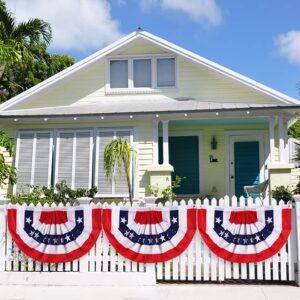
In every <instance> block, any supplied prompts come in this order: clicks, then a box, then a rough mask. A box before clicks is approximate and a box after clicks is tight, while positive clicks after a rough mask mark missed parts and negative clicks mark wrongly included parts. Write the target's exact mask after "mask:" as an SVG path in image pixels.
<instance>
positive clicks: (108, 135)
mask: <svg viewBox="0 0 300 300" xmlns="http://www.w3.org/2000/svg"><path fill="white" fill-rule="evenodd" d="M97 138H98V151H97V153H96V155H97V156H98V157H97V161H98V166H97V182H96V184H97V187H98V194H100V195H112V183H111V182H110V181H109V180H107V178H106V174H105V169H104V150H105V147H106V146H107V145H108V144H109V143H110V142H111V141H112V140H113V138H114V132H113V131H103V132H99V133H98V137H97Z"/></svg>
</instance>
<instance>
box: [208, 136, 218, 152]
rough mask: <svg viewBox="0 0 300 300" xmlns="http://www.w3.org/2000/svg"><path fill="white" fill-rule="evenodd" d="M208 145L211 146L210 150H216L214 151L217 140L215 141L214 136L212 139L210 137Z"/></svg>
mask: <svg viewBox="0 0 300 300" xmlns="http://www.w3.org/2000/svg"><path fill="white" fill-rule="evenodd" d="M210 145H211V149H212V150H216V149H217V146H218V141H217V139H216V136H213V137H212V139H211V142H210Z"/></svg>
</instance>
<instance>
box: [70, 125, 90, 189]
mask: <svg viewBox="0 0 300 300" xmlns="http://www.w3.org/2000/svg"><path fill="white" fill-rule="evenodd" d="M92 142H93V140H92V136H91V132H90V131H84V132H77V133H76V151H75V152H76V154H75V178H74V180H75V183H74V188H76V189H77V188H85V189H87V188H90V187H91V181H92V178H91V168H92Z"/></svg>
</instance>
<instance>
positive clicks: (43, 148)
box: [15, 132, 53, 192]
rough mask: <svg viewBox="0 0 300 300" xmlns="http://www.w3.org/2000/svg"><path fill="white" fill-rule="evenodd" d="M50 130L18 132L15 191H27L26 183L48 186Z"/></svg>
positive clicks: (49, 174)
mask: <svg viewBox="0 0 300 300" xmlns="http://www.w3.org/2000/svg"><path fill="white" fill-rule="evenodd" d="M52 143H53V140H52V132H28V133H27V132H26V133H25V132H22V133H19V137H18V144H17V147H18V149H17V161H16V167H17V184H16V188H15V191H17V192H20V191H24V192H29V187H28V186H26V185H28V184H31V185H40V186H48V185H49V184H50V183H51V170H52Z"/></svg>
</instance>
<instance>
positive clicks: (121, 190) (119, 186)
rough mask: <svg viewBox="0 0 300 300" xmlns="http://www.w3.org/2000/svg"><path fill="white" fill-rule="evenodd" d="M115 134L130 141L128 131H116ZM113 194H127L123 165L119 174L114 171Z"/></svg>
mask: <svg viewBox="0 0 300 300" xmlns="http://www.w3.org/2000/svg"><path fill="white" fill-rule="evenodd" d="M116 136H117V137H118V138H121V139H122V140H124V139H127V140H128V141H129V142H130V131H117V133H116ZM115 194H122V195H128V187H127V181H126V175H125V172H124V168H123V166H122V170H121V174H120V173H119V172H118V171H116V178H115Z"/></svg>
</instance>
